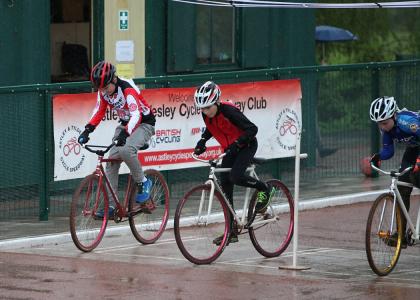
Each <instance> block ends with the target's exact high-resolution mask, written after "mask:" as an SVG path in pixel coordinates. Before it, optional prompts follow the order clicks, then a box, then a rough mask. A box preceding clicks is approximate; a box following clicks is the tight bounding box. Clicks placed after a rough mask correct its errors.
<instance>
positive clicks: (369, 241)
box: [365, 164, 420, 276]
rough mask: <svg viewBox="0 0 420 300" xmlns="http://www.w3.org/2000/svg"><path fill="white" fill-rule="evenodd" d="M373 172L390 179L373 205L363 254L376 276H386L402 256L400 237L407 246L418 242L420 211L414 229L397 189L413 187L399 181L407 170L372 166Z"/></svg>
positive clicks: (408, 169) (367, 225)
mask: <svg viewBox="0 0 420 300" xmlns="http://www.w3.org/2000/svg"><path fill="white" fill-rule="evenodd" d="M371 165H372V168H373V169H375V170H376V171H378V172H381V173H383V174H385V175H390V176H391V184H390V187H389V192H387V193H383V194H381V195H379V196H378V197H377V198H376V200H375V201H374V202H373V204H372V207H371V209H370V211H369V217H368V220H367V224H366V236H365V243H366V254H367V258H368V262H369V266H370V267H371V269H372V270H373V272H375V273H376V274H378V275H379V276H385V275H388V274H389V273H390V272H391V271H392V270H393V269H394V268H395V266H396V265H397V262H398V259H399V257H400V254H401V248H402V240H403V237H404V236H403V235H404V234H406V240H407V245H408V246H413V245H414V244H416V243H417V242H418V241H419V228H420V226H419V224H420V208H419V212H418V215H417V222H416V226H415V227H414V224H413V222H412V220H411V218H410V216H409V214H408V212H407V209H406V207H405V205H404V202H403V200H402V198H401V194H400V192H399V191H398V188H397V186H398V185H403V186H408V187H413V185H412V184H410V183H407V182H402V181H398V177H400V176H402V175H404V174H406V173H407V172H409V171H410V170H411V169H412V167H408V168H406V169H405V170H403V171H402V172H397V171H384V170H382V169H380V168H377V167H376V166H375V165H373V164H371ZM402 214H403V215H404V216H405V218H406V219H407V225H408V227H409V229H408V230H407V233H405V232H403V229H402Z"/></svg>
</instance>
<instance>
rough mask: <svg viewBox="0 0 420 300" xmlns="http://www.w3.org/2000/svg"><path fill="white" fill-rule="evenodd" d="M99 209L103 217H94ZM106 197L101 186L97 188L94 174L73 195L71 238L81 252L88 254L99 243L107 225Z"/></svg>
mask: <svg viewBox="0 0 420 300" xmlns="http://www.w3.org/2000/svg"><path fill="white" fill-rule="evenodd" d="M100 209H103V210H104V217H103V218H98V217H96V216H95V214H96V212H97V211H98V210H100ZM108 209H109V201H108V195H107V194H106V192H105V187H104V185H103V184H101V185H100V186H99V176H98V175H96V174H92V175H89V176H87V177H85V178H84V179H83V180H82V182H81V183H80V185H79V187H78V188H77V189H76V190H75V192H74V194H73V199H72V201H71V209H70V233H71V238H72V240H73V242H74V244H75V245H76V247H77V248H79V249H80V250H81V251H83V252H90V251H92V250H93V249H95V248H96V247H97V246H98V245H99V243H100V242H101V240H102V238H103V236H104V234H105V230H106V226H107V224H108Z"/></svg>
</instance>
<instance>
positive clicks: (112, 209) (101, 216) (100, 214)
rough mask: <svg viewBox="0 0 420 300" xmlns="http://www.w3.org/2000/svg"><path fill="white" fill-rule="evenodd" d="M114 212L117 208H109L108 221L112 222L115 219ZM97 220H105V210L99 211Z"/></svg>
mask: <svg viewBox="0 0 420 300" xmlns="http://www.w3.org/2000/svg"><path fill="white" fill-rule="evenodd" d="M114 210H115V208H114V207H113V206H111V205H110V206H109V209H108V219H110V220H112V219H113V218H114ZM95 218H97V219H103V218H104V209H103V208H102V209H99V210H98V211H97V212H96V213H95Z"/></svg>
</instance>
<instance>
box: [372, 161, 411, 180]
mask: <svg viewBox="0 0 420 300" xmlns="http://www.w3.org/2000/svg"><path fill="white" fill-rule="evenodd" d="M370 165H371V166H372V169H374V170H376V171H378V172H380V173H382V174H385V175H391V176H393V177H400V176H402V175H404V174H405V173H407V172H409V171H410V170H411V169H412V168H413V167H408V168H405V169H404V170H403V171H402V172H397V171H385V170H382V169H380V168H378V167H377V166H375V165H374V164H373V163H370Z"/></svg>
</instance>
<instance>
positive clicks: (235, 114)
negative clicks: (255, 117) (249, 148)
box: [221, 105, 258, 145]
mask: <svg viewBox="0 0 420 300" xmlns="http://www.w3.org/2000/svg"><path fill="white" fill-rule="evenodd" d="M221 109H222V112H223V114H224V116H225V117H227V118H228V119H229V120H230V121H231V122H232V123H233V124H234V125H235V126H236V127H238V128H239V129H241V130H242V131H243V134H242V135H241V136H240V137H239V138H238V143H239V144H240V145H244V144H248V143H249V142H250V141H251V140H252V139H254V138H255V136H256V135H257V132H258V127H257V126H256V125H255V124H254V123H252V122H251V121H250V120H249V119H248V118H247V117H246V116H245V115H244V114H243V113H241V111H240V110H239V109H238V108H237V107H234V106H231V105H223V106H222V108H221Z"/></svg>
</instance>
